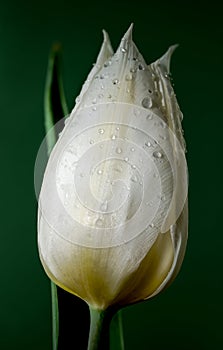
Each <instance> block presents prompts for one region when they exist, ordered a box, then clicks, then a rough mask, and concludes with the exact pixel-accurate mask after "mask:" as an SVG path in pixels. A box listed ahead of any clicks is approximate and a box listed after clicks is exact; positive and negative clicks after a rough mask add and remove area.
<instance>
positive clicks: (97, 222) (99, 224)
mask: <svg viewBox="0 0 223 350" xmlns="http://www.w3.org/2000/svg"><path fill="white" fill-rule="evenodd" d="M95 224H96V226H98V227H102V226H103V220H102V219H97V220H96V222H95Z"/></svg>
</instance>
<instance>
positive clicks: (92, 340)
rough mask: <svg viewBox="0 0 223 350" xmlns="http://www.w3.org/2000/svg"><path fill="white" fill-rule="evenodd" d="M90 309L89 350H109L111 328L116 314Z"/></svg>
mask: <svg viewBox="0 0 223 350" xmlns="http://www.w3.org/2000/svg"><path fill="white" fill-rule="evenodd" d="M89 308H90V317H91V323H90V333H89V339H88V350H109V327H110V322H111V319H112V316H113V315H114V313H113V312H111V310H97V309H93V308H92V307H91V306H90V307H89Z"/></svg>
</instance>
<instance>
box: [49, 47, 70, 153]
mask: <svg viewBox="0 0 223 350" xmlns="http://www.w3.org/2000/svg"><path fill="white" fill-rule="evenodd" d="M60 63H61V47H60V45H59V44H55V45H54V46H53V47H52V50H51V52H50V56H49V61H48V68H47V76H46V85H45V94H44V116H45V118H44V119H45V130H46V137H47V150H48V155H49V154H50V152H51V151H52V149H53V147H54V145H55V143H56V140H57V138H58V134H59V132H60V131H61V130H58V129H57V125H56V124H57V122H58V121H59V120H61V119H62V118H64V117H65V116H67V115H68V113H69V112H68V107H67V103H66V99H65V95H64V89H63V83H62V77H61V67H60ZM54 126H56V127H54Z"/></svg>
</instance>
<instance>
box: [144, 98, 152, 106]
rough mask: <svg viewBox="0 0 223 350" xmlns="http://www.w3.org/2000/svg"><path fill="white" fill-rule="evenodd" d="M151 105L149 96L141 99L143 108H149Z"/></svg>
mask: <svg viewBox="0 0 223 350" xmlns="http://www.w3.org/2000/svg"><path fill="white" fill-rule="evenodd" d="M152 105H153V102H152V100H151V98H150V97H145V98H144V99H143V100H142V106H143V107H144V108H151V107H152Z"/></svg>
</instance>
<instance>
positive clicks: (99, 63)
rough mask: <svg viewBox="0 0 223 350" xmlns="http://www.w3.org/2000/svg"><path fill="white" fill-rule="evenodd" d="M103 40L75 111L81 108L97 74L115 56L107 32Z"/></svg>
mask: <svg viewBox="0 0 223 350" xmlns="http://www.w3.org/2000/svg"><path fill="white" fill-rule="evenodd" d="M103 39H104V40H103V43H102V46H101V49H100V52H99V54H98V57H97V60H96V63H95V65H94V66H93V68H92V70H91V71H90V73H89V74H88V77H87V79H86V81H85V83H84V85H83V86H82V89H81V92H80V95H79V96H78V97H77V98H76V103H77V105H76V106H75V107H74V110H73V111H76V109H77V106H80V102H82V98H83V96H84V94H85V93H86V91H87V90H88V89H89V87H90V85H91V82H92V80H93V79H94V77H95V76H96V74H97V73H98V71H99V70H100V69H101V68H102V67H103V64H104V63H105V62H106V61H107V60H108V59H109V58H110V57H111V56H112V55H113V49H112V46H111V42H110V39H109V35H108V33H107V32H106V31H105V30H103Z"/></svg>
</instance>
